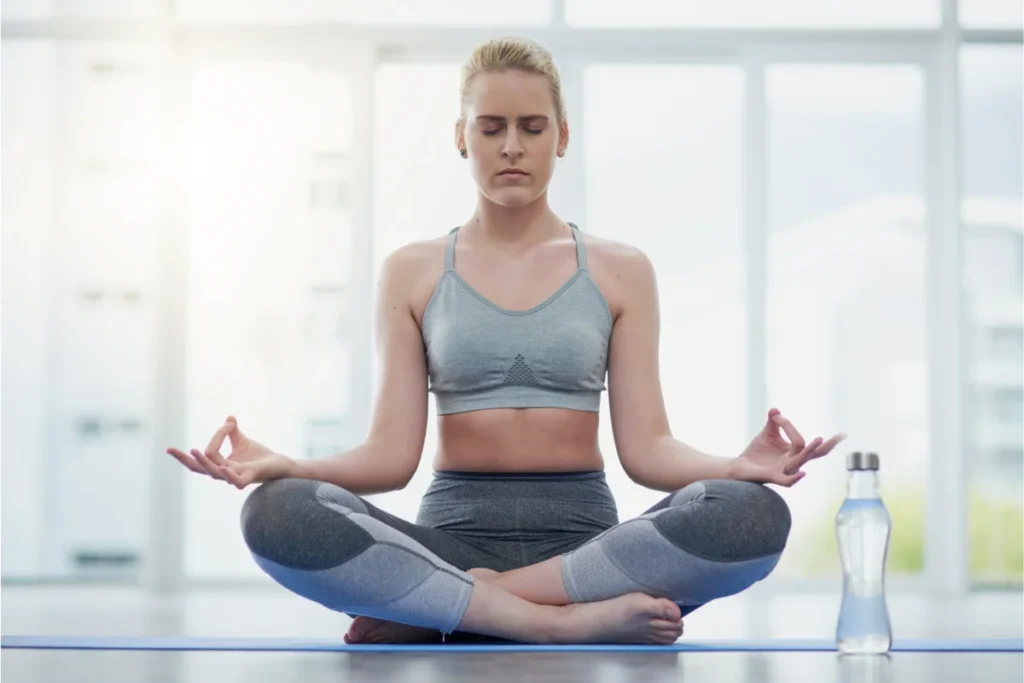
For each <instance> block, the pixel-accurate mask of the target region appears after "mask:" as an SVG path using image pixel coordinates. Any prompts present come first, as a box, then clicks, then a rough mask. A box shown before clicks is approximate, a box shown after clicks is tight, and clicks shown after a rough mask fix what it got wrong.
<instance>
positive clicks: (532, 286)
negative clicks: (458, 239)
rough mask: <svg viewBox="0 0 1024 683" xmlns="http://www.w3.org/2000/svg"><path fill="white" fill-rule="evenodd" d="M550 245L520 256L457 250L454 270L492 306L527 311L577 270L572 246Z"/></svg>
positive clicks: (559, 287)
mask: <svg viewBox="0 0 1024 683" xmlns="http://www.w3.org/2000/svg"><path fill="white" fill-rule="evenodd" d="M568 246H569V248H565V247H564V246H563V247H552V248H548V249H540V250H538V251H537V252H536V253H534V254H531V255H529V256H526V257H523V258H511V259H510V258H501V257H495V256H493V255H487V254H473V253H471V252H469V253H466V254H461V253H459V254H457V256H458V258H457V260H456V265H455V272H456V274H457V275H458V277H459V278H461V279H462V281H463V282H464V283H465V284H466V285H468V286H469V287H471V288H472V289H473V290H475V291H476V292H477V293H478V294H479V295H480V296H482V297H484V298H485V299H487V300H488V301H490V302H491V303H493V304H494V305H495V306H498V307H499V308H504V309H506V310H509V311H527V310H530V309H532V308H535V307H537V306H539V305H541V304H543V303H544V302H545V301H547V300H548V299H549V298H551V297H552V296H553V295H555V294H556V293H557V292H558V291H559V290H560V289H561V287H562V286H563V285H565V283H566V282H568V281H569V280H570V279H571V278H572V277H573V275H574V274H575V273H576V270H577V263H576V250H575V247H573V246H572V245H568Z"/></svg>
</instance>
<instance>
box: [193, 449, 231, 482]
mask: <svg viewBox="0 0 1024 683" xmlns="http://www.w3.org/2000/svg"><path fill="white" fill-rule="evenodd" d="M190 452H191V453H192V457H193V458H195V459H196V462H198V463H199V464H200V465H202V466H203V469H204V470H206V471H207V472H209V473H210V476H211V477H213V478H214V479H221V480H223V479H224V475H222V474H221V473H220V465H215V464H213V463H212V462H211V461H210V459H209V458H207V457H206V454H205V453H203V452H202V451H200V450H199V449H198V448H193V449H192V450H191V451H190Z"/></svg>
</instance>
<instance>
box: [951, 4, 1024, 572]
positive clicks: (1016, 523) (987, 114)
mask: <svg viewBox="0 0 1024 683" xmlns="http://www.w3.org/2000/svg"><path fill="white" fill-rule="evenodd" d="M1018 8H1019V4H1018ZM960 56H961V64H960V67H961V69H960V76H961V92H962V97H963V100H962V101H963V105H962V112H963V113H962V121H961V131H962V136H963V144H962V150H963V182H962V185H963V188H964V198H963V204H962V206H961V221H962V226H963V231H964V237H963V244H964V246H965V249H966V252H965V254H964V306H963V310H964V312H965V314H966V316H967V321H966V330H967V338H966V340H965V345H966V354H967V356H968V368H969V371H968V375H967V377H966V378H965V383H966V385H967V388H968V391H967V393H966V395H965V401H964V405H965V408H966V411H965V417H966V423H965V425H964V427H965V432H964V435H965V441H966V442H967V452H966V453H965V457H966V458H967V473H968V474H967V501H968V508H967V515H968V534H969V536H968V542H969V550H970V556H969V571H970V577H971V579H972V580H973V581H974V582H976V583H981V584H1006V583H1014V584H1016V585H1018V586H1019V585H1020V583H1021V578H1022V574H1024V567H1022V565H1024V557H1022V544H1024V543H1022V537H1024V502H1022V500H1024V491H1022V488H1024V487H1022V478H1024V315H1022V313H1021V311H1022V310H1024V296H1022V287H1024V254H1022V251H1024V201H1022V198H1021V195H1022V186H1024V159H1022V153H1021V149H1022V144H1024V134H1022V127H1024V124H1022V121H1024V106H1022V104H1021V100H1022V98H1024V85H1022V80H1024V68H1022V67H1021V48H1020V46H1019V45H1018V46H967V47H964V48H962V50H961V55H960Z"/></svg>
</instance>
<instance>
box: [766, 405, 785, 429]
mask: <svg viewBox="0 0 1024 683" xmlns="http://www.w3.org/2000/svg"><path fill="white" fill-rule="evenodd" d="M781 414H782V411H781V410H779V409H778V408H772V409H771V410H769V411H768V421H767V422H766V423H765V425H764V432H765V433H766V434H772V435H775V436H778V435H779V424H778V423H777V422H776V421H775V416H776V415H781Z"/></svg>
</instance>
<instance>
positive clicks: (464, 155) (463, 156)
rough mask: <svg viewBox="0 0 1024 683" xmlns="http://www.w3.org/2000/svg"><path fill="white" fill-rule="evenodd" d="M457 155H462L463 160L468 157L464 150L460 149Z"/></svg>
mask: <svg viewBox="0 0 1024 683" xmlns="http://www.w3.org/2000/svg"><path fill="white" fill-rule="evenodd" d="M459 154H461V155H462V158H463V159H466V158H467V157H468V156H469V155H468V154H466V150H465V149H460V150H459Z"/></svg>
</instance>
